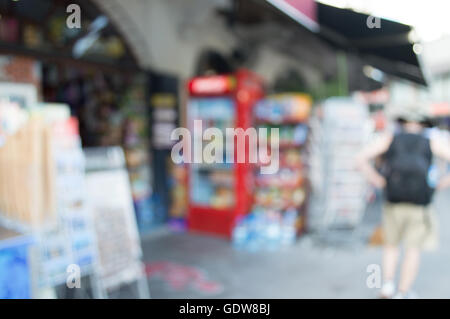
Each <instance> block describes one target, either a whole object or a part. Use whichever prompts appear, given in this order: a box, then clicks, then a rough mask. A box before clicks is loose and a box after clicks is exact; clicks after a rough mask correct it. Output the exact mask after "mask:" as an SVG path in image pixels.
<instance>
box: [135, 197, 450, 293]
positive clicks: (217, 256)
mask: <svg viewBox="0 0 450 319" xmlns="http://www.w3.org/2000/svg"><path fill="white" fill-rule="evenodd" d="M449 195H450V194H449V193H448V192H447V193H446V194H445V193H441V194H438V196H436V200H435V204H436V208H437V213H438V218H439V222H440V237H441V241H440V248H439V250H438V251H436V252H433V253H425V254H424V256H423V261H422V265H421V269H420V274H419V277H418V279H417V282H416V284H415V291H417V293H418V294H419V296H420V297H421V298H448V297H450V287H449V285H448V283H450V267H448V265H449V264H450V235H449V234H448V232H447V231H446V229H449V228H450V215H449V213H450V212H449V209H448V207H450V196H449ZM379 215H380V214H379V212H378V211H377V210H373V211H372V212H370V211H369V212H368V213H367V214H366V218H365V221H364V223H365V225H363V228H364V227H366V228H367V229H369V228H373V227H370V226H373V225H376V223H378V222H379V220H380V218H379V217H380V216H379ZM363 233H364V232H363ZM367 238H368V236H366V235H364V236H360V237H358V236H355V240H356V241H358V240H359V241H361V244H357V243H356V244H355V245H343V246H342V247H339V246H336V245H324V244H323V243H322V244H319V243H318V242H317V240H316V239H315V237H314V236H312V235H310V236H304V237H303V238H302V239H300V240H298V242H297V243H296V245H295V246H292V247H289V248H286V249H284V250H280V251H274V252H268V251H259V252H248V251H240V250H236V249H234V248H233V247H232V246H231V244H230V243H229V242H227V241H225V240H222V239H217V238H214V237H209V236H204V235H199V234H190V233H172V232H170V231H166V230H162V231H159V232H157V233H154V234H152V235H151V236H149V237H148V238H146V239H145V240H144V241H143V249H144V260H145V262H146V264H147V270H148V273H149V285H150V292H151V295H152V297H153V298H376V296H377V289H370V288H368V286H367V284H366V280H367V277H368V276H369V273H368V272H367V266H368V265H370V264H380V262H381V249H380V248H379V247H369V246H368V245H365V244H364V241H367Z"/></svg>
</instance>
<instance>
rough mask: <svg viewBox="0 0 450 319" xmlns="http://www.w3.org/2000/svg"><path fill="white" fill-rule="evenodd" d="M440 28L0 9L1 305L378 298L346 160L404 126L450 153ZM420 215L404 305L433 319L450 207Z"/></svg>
mask: <svg viewBox="0 0 450 319" xmlns="http://www.w3.org/2000/svg"><path fill="white" fill-rule="evenodd" d="M406 8H407V9H406ZM448 9H450V4H449V3H447V1H445V0H430V1H428V2H427V3H424V2H423V1H418V0H417V1H406V0H395V1H392V0H391V1H387V0H386V1H385V0H378V1H367V0H366V1H364V0H317V1H315V0H170V1H165V0H33V1H31V0H0V298H1V299H11V298H12V299H16V298H19V299H21V298H26V299H28V298H58V299H59V298H61V299H62V298H377V296H378V292H379V289H380V288H381V284H382V272H381V266H382V265H381V263H382V250H381V247H382V246H383V245H384V244H386V241H385V236H384V233H383V231H382V209H383V204H384V198H385V194H384V193H383V190H381V189H379V188H377V187H374V186H373V185H371V184H370V183H369V181H368V180H367V179H366V178H365V177H364V176H363V174H362V172H361V169H359V168H358V165H357V161H356V160H357V156H358V154H360V153H361V152H362V151H363V149H364V148H365V147H366V146H367V145H369V144H370V143H372V142H374V141H377V139H378V138H380V137H382V136H384V135H385V134H386V133H389V132H398V131H400V130H401V129H402V125H403V124H404V123H403V122H402V121H399V119H403V117H402V116H404V115H405V112H407V111H408V110H411V109H412V108H414V110H415V112H418V113H420V114H421V116H423V120H421V125H423V127H424V129H423V132H424V133H423V134H424V135H426V136H427V137H430V140H431V139H432V138H435V139H439V141H443V142H442V144H441V145H444V147H443V148H444V150H445V151H448V150H449V149H450V135H449V128H450V54H449V53H450V22H448V19H447V17H446V14H447V12H448ZM421 119H422V118H421ZM430 147H431V148H432V146H430ZM444 153H445V152H444ZM373 164H374V166H375V168H376V170H377V171H379V172H383V171H384V170H385V169H386V158H385V157H384V156H377V157H376V158H375V160H374V163H373ZM426 169H427V174H428V175H427V182H429V186H430V189H434V188H436V187H437V185H440V184H439V182H440V181H442V180H445V177H446V176H447V174H449V163H448V162H446V161H445V159H442V158H439V157H438V156H434V157H433V158H432V164H430V167H427V168H426ZM442 185H443V184H442ZM431 205H432V206H433V207H434V208H435V211H436V213H437V217H438V222H439V229H440V231H439V247H438V249H437V250H436V251H434V252H429V253H425V254H424V256H423V259H422V263H421V266H420V271H419V276H418V278H417V281H416V282H415V284H414V289H415V290H417V291H418V292H419V296H420V297H421V298H448V297H450V291H449V289H448V288H447V287H448V284H447V283H449V282H450V270H448V269H447V268H448V267H446V265H447V264H448V263H449V262H450V245H449V244H450V237H449V236H450V235H449V234H447V231H446V229H447V228H448V227H447V226H449V227H450V216H448V214H447V213H448V210H449V209H448V207H449V205H450V190H449V189H439V190H437V191H436V192H435V194H434V196H433V202H432V204H431Z"/></svg>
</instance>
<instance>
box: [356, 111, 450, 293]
mask: <svg viewBox="0 0 450 319" xmlns="http://www.w3.org/2000/svg"><path fill="white" fill-rule="evenodd" d="M424 120H425V118H424V117H423V115H421V114H420V112H418V111H410V112H408V113H406V114H404V115H403V116H402V117H401V120H400V121H399V122H400V123H401V124H400V127H399V129H398V130H397V132H395V133H388V134H385V135H383V136H382V137H380V138H379V139H378V140H377V141H375V142H374V143H373V144H371V145H369V146H368V147H367V148H366V149H365V150H363V151H362V152H361V154H359V156H358V159H357V162H358V166H359V168H360V169H361V171H362V173H363V174H364V175H365V177H366V178H367V179H368V181H369V182H370V183H371V184H372V185H373V186H375V187H376V188H379V189H383V190H384V196H385V205H384V211H383V226H382V228H383V239H384V249H383V265H382V266H383V267H382V268H383V286H382V288H381V297H382V298H392V297H394V298H399V299H402V298H413V293H412V291H411V287H412V285H413V283H414V280H415V278H416V275H417V272H418V268H419V261H420V252H421V251H422V250H424V249H427V248H430V247H427V243H429V242H430V241H431V240H433V239H434V241H435V242H436V241H437V239H436V238H437V232H436V223H435V220H434V217H433V213H432V209H431V205H430V204H431V201H432V196H433V192H434V190H435V189H441V188H444V187H448V186H449V184H450V183H449V180H450V178H449V177H448V176H447V177H445V178H442V179H441V180H440V181H432V179H431V178H430V176H431V174H430V171H431V167H432V161H433V156H436V157H439V158H441V159H444V160H446V161H447V162H450V145H449V144H448V141H445V140H444V139H442V138H439V137H438V136H436V135H434V136H427V134H426V130H425V127H424V125H423V124H422V123H423V121H424ZM379 156H383V157H384V163H385V168H384V171H383V173H380V172H378V171H377V170H376V169H375V168H374V167H373V166H372V165H371V161H372V160H373V159H375V158H377V157H379ZM400 244H403V245H404V248H405V254H404V260H403V263H402V266H401V275H400V280H399V285H398V289H397V291H396V289H395V284H394V276H395V272H396V268H397V262H398V259H399V248H400Z"/></svg>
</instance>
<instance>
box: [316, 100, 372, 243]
mask: <svg viewBox="0 0 450 319" xmlns="http://www.w3.org/2000/svg"><path fill="white" fill-rule="evenodd" d="M318 109H319V110H320V113H319V112H318V113H317V114H316V116H315V117H314V120H313V123H312V125H313V132H314V133H313V136H312V137H311V143H310V145H311V146H312V147H311V156H312V159H311V176H312V186H313V194H314V196H313V201H312V205H311V210H312V214H311V220H310V221H311V227H312V228H314V229H316V230H318V231H319V232H320V233H321V234H323V236H325V237H327V236H328V237H329V235H330V236H331V233H332V232H331V231H332V230H338V229H354V228H355V227H357V226H358V225H359V223H360V221H361V218H362V216H363V213H364V211H365V202H366V191H367V183H366V182H365V180H364V178H363V176H362V175H361V173H360V172H359V171H358V170H357V168H356V166H355V156H356V155H357V154H358V152H360V151H361V149H362V148H363V147H364V145H365V144H366V143H367V141H368V138H369V135H370V125H371V121H370V117H369V112H368V107H367V105H365V104H360V103H357V102H355V101H354V100H353V99H350V98H330V99H328V100H326V101H324V102H323V103H322V104H321V105H320V106H318ZM344 236H346V235H344ZM347 237H348V236H347Z"/></svg>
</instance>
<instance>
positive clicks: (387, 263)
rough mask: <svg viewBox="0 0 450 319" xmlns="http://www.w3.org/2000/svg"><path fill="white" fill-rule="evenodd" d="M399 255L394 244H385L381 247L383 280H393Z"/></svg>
mask: <svg viewBox="0 0 450 319" xmlns="http://www.w3.org/2000/svg"><path fill="white" fill-rule="evenodd" d="M398 256H399V248H398V247H396V246H390V245H386V246H384V249H383V280H384V282H390V281H393V280H394V277H395V271H396V270H397V262H398Z"/></svg>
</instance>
